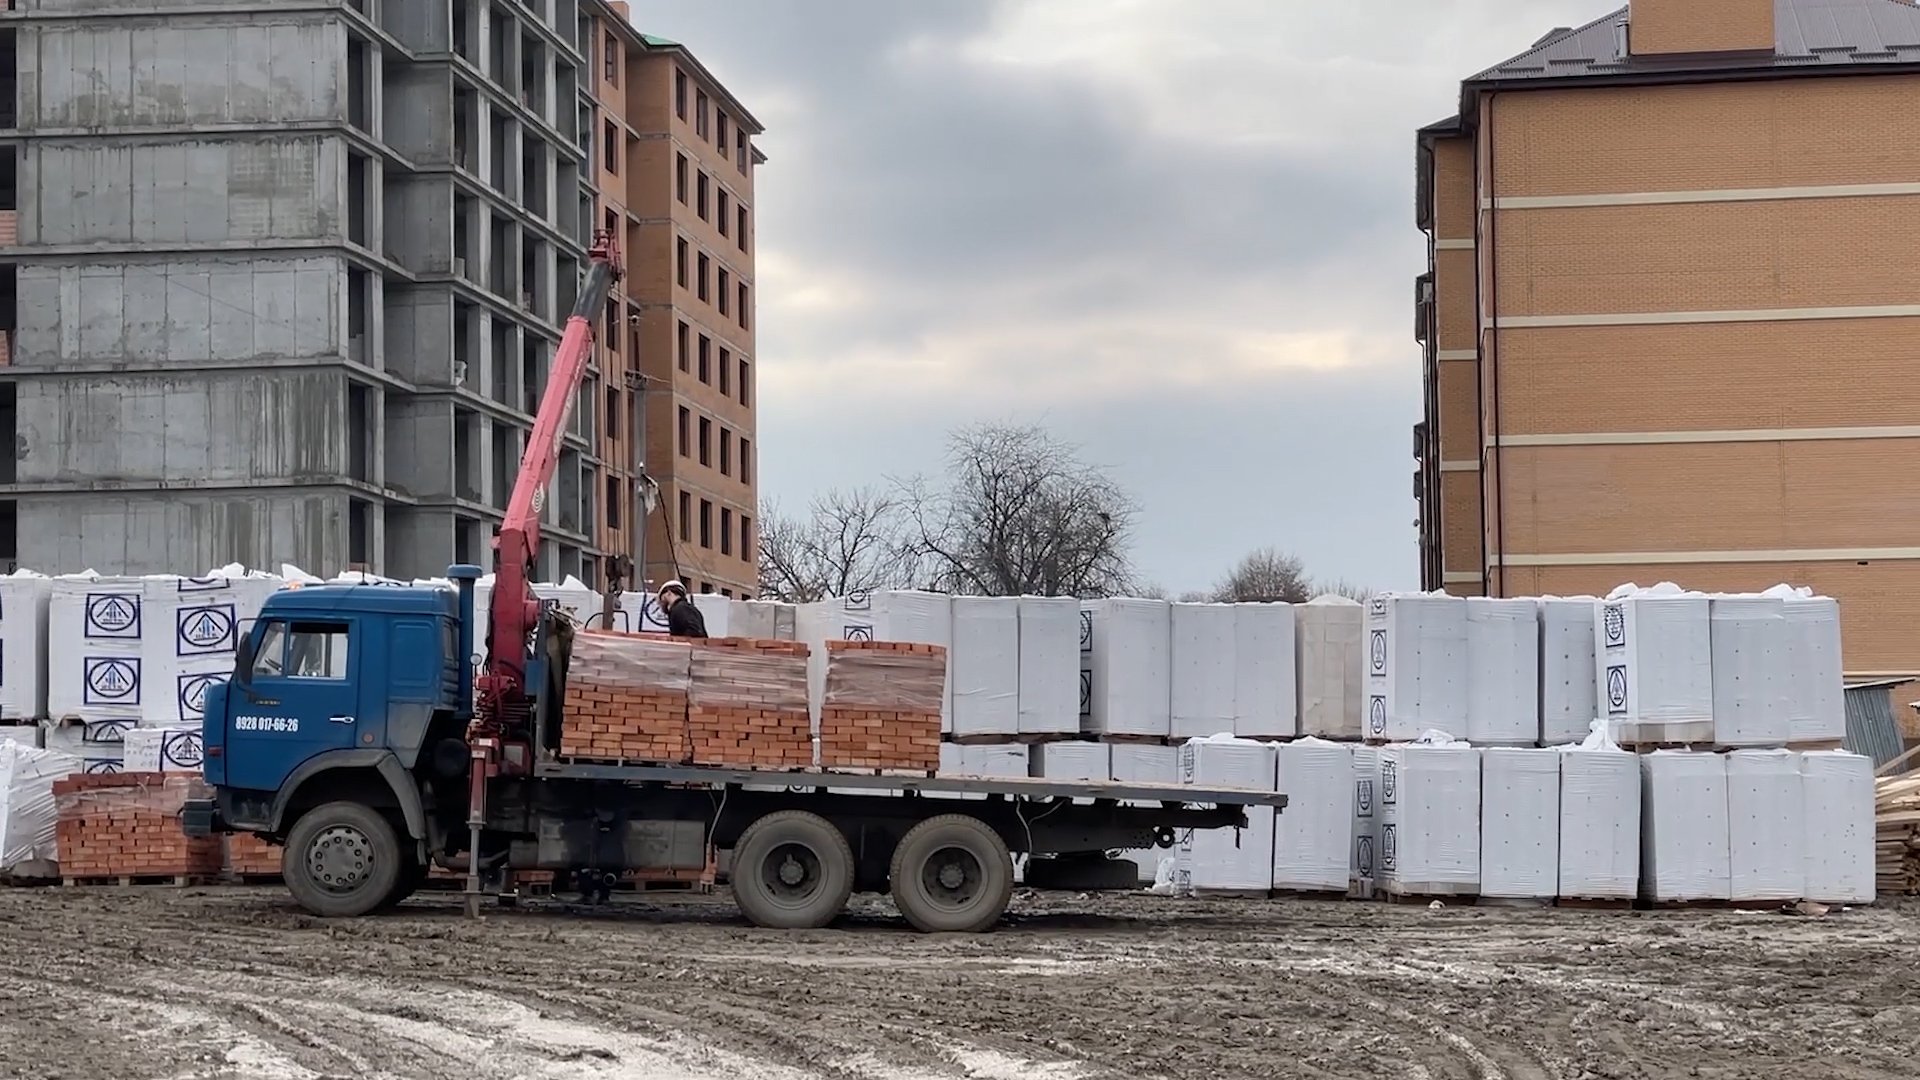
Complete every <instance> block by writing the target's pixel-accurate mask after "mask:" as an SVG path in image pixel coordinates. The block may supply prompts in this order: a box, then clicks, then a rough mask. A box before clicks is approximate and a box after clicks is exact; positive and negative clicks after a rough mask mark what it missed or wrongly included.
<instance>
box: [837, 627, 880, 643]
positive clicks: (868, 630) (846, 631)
mask: <svg viewBox="0 0 1920 1080" xmlns="http://www.w3.org/2000/svg"><path fill="white" fill-rule="evenodd" d="M840 638H841V640H842V641H872V640H873V626H872V624H870V623H848V624H846V625H845V626H843V627H841V628H840Z"/></svg>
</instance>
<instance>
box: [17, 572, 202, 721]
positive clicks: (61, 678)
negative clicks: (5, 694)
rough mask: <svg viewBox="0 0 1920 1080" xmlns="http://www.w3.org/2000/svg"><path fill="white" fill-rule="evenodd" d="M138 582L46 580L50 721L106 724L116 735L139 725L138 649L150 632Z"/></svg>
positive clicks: (141, 660) (144, 690) (145, 687)
mask: <svg viewBox="0 0 1920 1080" xmlns="http://www.w3.org/2000/svg"><path fill="white" fill-rule="evenodd" d="M146 602H147V588H146V582H145V581H143V580H142V579H140V578H103V577H99V576H97V575H93V574H82V575H74V576H69V577H58V578H55V579H53V583H52V585H51V587H50V590H49V594H48V605H47V712H48V714H49V715H50V716H51V717H52V718H53V719H55V720H66V719H76V720H84V721H87V722H88V723H98V724H109V723H110V724H113V725H115V727H116V730H115V732H114V737H113V739H112V741H113V742H116V743H117V742H119V741H120V739H119V733H120V731H123V730H124V729H126V728H130V727H133V726H134V725H136V724H138V723H139V722H140V716H141V703H142V702H143V701H144V700H145V699H146V698H148V697H150V696H151V690H150V688H149V680H147V679H145V678H143V675H144V671H143V666H144V664H145V661H146V650H145V648H144V644H145V641H146V637H147V634H148V633H149V632H150V631H153V633H154V636H155V637H156V638H161V637H162V636H163V634H164V635H165V636H167V637H170V636H171V634H172V629H171V628H170V627H169V628H167V629H165V630H164V631H157V630H153V621H154V620H153V619H152V618H151V616H150V614H149V613H148V611H147V609H146Z"/></svg>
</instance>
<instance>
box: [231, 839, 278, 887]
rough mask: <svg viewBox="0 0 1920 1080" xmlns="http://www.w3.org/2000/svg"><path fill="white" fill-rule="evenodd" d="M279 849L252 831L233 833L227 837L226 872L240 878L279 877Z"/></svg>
mask: <svg viewBox="0 0 1920 1080" xmlns="http://www.w3.org/2000/svg"><path fill="white" fill-rule="evenodd" d="M280 850H281V849H280V845H278V844H269V843H267V842H266V841H265V840H262V839H260V838H259V837H257V836H255V835H253V834H252V833H234V834H233V835H231V836H229V837H227V874H228V876H230V877H235V878H240V879H242V880H245V879H248V878H265V877H279V876H280Z"/></svg>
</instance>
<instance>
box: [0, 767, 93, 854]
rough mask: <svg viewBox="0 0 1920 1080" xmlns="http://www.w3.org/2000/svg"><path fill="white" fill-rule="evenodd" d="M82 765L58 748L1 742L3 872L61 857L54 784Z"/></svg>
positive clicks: (0, 777) (0, 788) (0, 792)
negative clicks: (56, 852)
mask: <svg viewBox="0 0 1920 1080" xmlns="http://www.w3.org/2000/svg"><path fill="white" fill-rule="evenodd" d="M78 767H79V764H78V762H76V761H74V760H73V759H72V758H70V757H68V756H67V755H65V754H61V753H58V752H56V751H52V750H39V749H35V748H34V747H31V746H27V745H25V744H23V743H18V742H13V741H6V742H0V875H9V874H13V873H15V872H17V871H19V870H20V869H21V868H23V867H25V866H26V864H28V863H35V862H50V861H52V860H53V859H54V858H55V857H56V855H55V851H54V843H55V824H56V822H57V821H58V818H59V813H58V803H57V801H56V799H55V798H54V794H53V786H54V784H55V783H57V782H58V781H60V780H63V779H65V778H66V777H67V776H69V775H70V774H72V773H73V772H74V771H75V770H76V769H77V768H78Z"/></svg>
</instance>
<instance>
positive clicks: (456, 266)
mask: <svg viewBox="0 0 1920 1080" xmlns="http://www.w3.org/2000/svg"><path fill="white" fill-rule="evenodd" d="M479 213H480V208H479V206H478V205H477V203H476V200H475V199H474V198H473V196H471V195H455V196H454V197H453V276H454V277H458V278H465V279H466V280H468V281H472V280H473V271H474V270H475V269H477V268H478V260H479V252H476V251H475V250H474V249H473V225H472V222H473V221H475V220H476V219H477V218H478V217H479Z"/></svg>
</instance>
